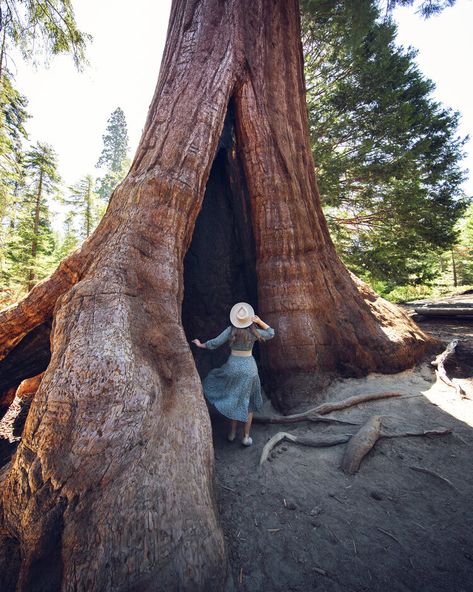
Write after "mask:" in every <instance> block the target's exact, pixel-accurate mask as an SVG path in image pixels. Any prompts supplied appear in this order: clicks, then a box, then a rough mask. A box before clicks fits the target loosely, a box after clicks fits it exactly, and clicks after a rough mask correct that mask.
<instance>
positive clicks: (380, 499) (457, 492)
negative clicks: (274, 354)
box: [213, 319, 473, 592]
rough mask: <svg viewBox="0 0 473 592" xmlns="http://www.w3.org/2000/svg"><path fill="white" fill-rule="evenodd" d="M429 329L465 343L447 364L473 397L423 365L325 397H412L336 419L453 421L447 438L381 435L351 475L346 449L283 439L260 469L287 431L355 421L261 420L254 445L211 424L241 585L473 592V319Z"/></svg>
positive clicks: (405, 425) (331, 430)
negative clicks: (230, 438)
mask: <svg viewBox="0 0 473 592" xmlns="http://www.w3.org/2000/svg"><path fill="white" fill-rule="evenodd" d="M422 327H423V328H424V329H425V330H427V331H429V332H431V333H432V334H434V335H435V336H437V337H438V338H439V339H441V340H442V341H443V342H444V343H447V342H448V341H450V340H451V339H452V338H455V337H456V338H459V339H460V345H459V348H458V349H459V351H458V355H457V356H456V360H454V361H453V363H451V364H449V366H448V367H447V369H448V371H449V374H450V375H451V376H453V377H459V379H460V377H464V378H463V379H461V380H459V381H460V383H461V384H462V386H463V388H464V389H465V391H467V393H469V394H470V395H471V397H472V400H468V399H462V398H460V397H459V396H457V395H456V392H455V389H453V388H451V387H449V386H447V385H445V384H444V383H442V382H437V381H436V377H435V373H434V371H433V369H432V367H431V366H430V364H429V363H428V362H426V363H425V364H423V365H421V366H420V367H417V368H415V369H413V370H409V371H406V372H403V373H401V374H396V375H387V376H386V375H381V374H377V375H370V376H368V377H367V378H365V379H362V380H344V381H340V382H338V383H336V384H334V385H333V386H332V387H331V388H330V390H329V392H328V393H327V397H326V400H340V399H345V398H347V397H349V396H352V395H357V394H364V393H374V392H381V391H397V392H401V393H403V394H404V395H405V396H403V398H399V399H386V400H382V401H373V402H369V403H365V404H360V405H358V406H356V407H353V408H350V409H347V410H344V411H338V412H333V413H331V414H330V415H329V417H336V418H339V419H343V420H346V421H353V422H356V423H360V424H362V423H364V422H365V421H366V420H368V419H369V418H370V417H371V416H373V415H382V416H383V418H385V419H384V422H383V423H384V424H385V425H386V426H387V427H388V428H389V429H390V430H391V431H392V432H403V431H409V430H410V431H417V430H419V429H421V430H423V429H425V430H428V429H433V428H435V429H439V428H452V430H453V432H452V434H450V435H447V436H438V437H403V438H394V439H381V440H379V441H378V442H377V444H376V445H375V447H374V448H373V450H372V451H371V452H370V453H369V454H368V456H367V457H366V458H365V459H364V461H363V462H362V464H361V467H360V470H359V472H358V473H357V474H355V475H354V476H348V475H345V474H344V473H343V472H342V471H341V470H340V469H339V465H340V462H341V459H342V456H343V453H344V449H345V446H346V445H339V446H334V447H331V448H308V447H304V446H298V445H296V444H292V443H288V442H283V443H282V444H279V445H278V446H277V448H276V449H275V451H274V453H273V455H272V456H273V457H270V459H269V461H267V462H266V463H264V464H263V465H262V466H261V467H260V466H259V459H260V455H261V451H262V449H263V446H264V444H265V443H266V442H267V441H268V440H269V438H270V437H271V436H273V435H274V434H275V433H277V432H279V431H286V432H290V433H294V434H297V435H302V434H313V435H316V434H317V435H320V434H352V433H354V432H355V431H356V430H357V429H358V428H357V427H356V426H346V425H326V424H310V423H300V424H292V425H268V424H265V425H262V424H258V425H255V426H254V429H253V433H252V436H253V440H254V444H253V446H252V447H250V448H245V447H243V446H242V445H241V444H240V442H239V441H237V442H234V443H232V444H230V443H229V442H227V440H226V431H227V425H226V422H225V421H223V420H222V419H219V418H214V419H213V426H214V445H215V455H216V478H217V497H218V504H219V510H220V514H221V520H222V526H223V530H224V533H225V537H226V541H227V545H228V550H229V555H230V562H231V566H232V572H233V579H234V582H235V588H236V589H237V590H242V591H248V592H250V591H251V592H259V591H264V592H273V591H274V592H276V591H285V592H287V591H301V592H302V591H310V590H317V591H319V590H320V591H321V592H342V591H343V592H363V591H370V592H377V591H378V590H379V591H381V590H382V591H389V592H397V591H402V592H406V591H409V592H446V591H448V592H471V591H473V511H472V505H473V472H472V450H473V380H468V378H466V377H468V376H473V357H472V356H471V354H472V352H473V320H472V321H462V320H454V319H452V320H429V321H428V322H424V323H422ZM441 349H442V348H440V351H441ZM439 353H440V352H439ZM268 405H269V403H267V404H266V405H265V407H267V406H268ZM269 410H270V409H269V407H267V408H265V410H264V412H265V414H267V413H268V411H269ZM419 469H421V470H419ZM425 471H427V472H425Z"/></svg>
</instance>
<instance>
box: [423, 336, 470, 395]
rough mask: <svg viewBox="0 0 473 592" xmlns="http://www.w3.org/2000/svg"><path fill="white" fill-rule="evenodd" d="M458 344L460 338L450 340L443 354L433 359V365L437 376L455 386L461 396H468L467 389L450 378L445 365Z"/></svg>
mask: <svg viewBox="0 0 473 592" xmlns="http://www.w3.org/2000/svg"><path fill="white" fill-rule="evenodd" d="M457 345H458V339H453V340H452V341H450V343H449V344H448V345H447V347H446V348H445V350H444V351H443V352H442V353H441V354H439V355H438V356H437V357H436V358H435V359H434V360H432V362H431V364H432V366H435V367H436V370H435V374H436V375H437V378H439V379H440V380H441V381H443V382H444V383H445V384H447V385H448V386H451V387H453V388H454V389H455V391H456V393H457V395H459V396H460V397H463V396H466V393H465V391H464V390H463V389H462V387H461V386H460V385H459V384H455V383H454V382H452V381H451V380H450V378H449V377H448V376H447V372H446V370H445V366H444V364H445V362H446V361H447V360H448V358H450V357H451V356H453V354H454V353H455V348H456V347H457Z"/></svg>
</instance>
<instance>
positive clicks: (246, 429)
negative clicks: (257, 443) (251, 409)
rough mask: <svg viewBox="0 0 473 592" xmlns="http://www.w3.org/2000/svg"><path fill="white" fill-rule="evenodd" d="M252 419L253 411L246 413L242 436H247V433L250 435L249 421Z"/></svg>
mask: <svg viewBox="0 0 473 592" xmlns="http://www.w3.org/2000/svg"><path fill="white" fill-rule="evenodd" d="M252 421H253V413H248V419H247V420H246V423H245V428H244V436H245V438H248V437H249V435H250V430H251V422H252Z"/></svg>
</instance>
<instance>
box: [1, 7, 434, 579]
mask: <svg viewBox="0 0 473 592" xmlns="http://www.w3.org/2000/svg"><path fill="white" fill-rule="evenodd" d="M229 105H231V106H232V107H231V111H232V113H233V119H232V118H231V117H230V118H229V117H227V119H226V115H227V112H228V109H229ZM225 121H227V122H228V123H227V124H226V132H228V133H224V135H223V136H222V138H221V135H222V130H224V122H225ZM227 128H228V129H227ZM224 131H225V130H224ZM225 138H226V139H225ZM219 140H220V144H219ZM222 147H223V148H222ZM217 149H219V150H220V152H219V154H221V149H223V151H224V152H225V156H224V157H222V158H221V162H225V163H226V164H225V165H222V167H223V169H224V168H225V166H228V167H229V170H231V171H232V172H231V174H229V177H228V178H229V184H230V185H231V188H232V191H233V193H234V194H238V195H237V197H238V199H240V201H241V203H243V202H244V201H245V199H246V198H245V196H247V198H248V199H247V203H246V202H245V203H246V205H242V206H241V211H240V213H239V214H238V216H237V217H238V220H239V224H240V231H239V232H240V234H241V236H240V240H242V241H243V242H245V241H247V240H252V238H251V237H254V242H255V244H254V262H253V263H254V265H255V272H256V274H255V277H256V280H255V282H256V281H257V293H258V300H259V307H258V310H259V313H260V314H261V316H262V317H263V318H264V319H265V320H267V321H268V322H270V323H271V324H272V325H273V326H274V327H275V328H276V331H277V338H276V339H274V340H273V342H271V344H270V345H269V346H268V348H267V349H265V350H264V352H263V356H262V368H263V369H264V370H266V374H267V376H269V377H270V378H271V385H272V387H273V389H274V392H275V393H276V395H277V397H278V401H279V403H280V404H281V405H282V406H284V405H285V406H287V407H290V406H292V405H295V404H296V403H300V402H301V401H303V400H304V399H314V398H316V396H317V392H318V391H316V390H315V389H316V388H317V387H319V386H320V385H321V384H323V383H324V381H326V380H328V379H329V378H330V377H331V376H333V375H334V374H337V373H344V374H352V375H359V374H363V373H367V372H369V371H370V370H386V371H395V370H400V369H402V368H404V367H406V366H408V365H412V364H413V363H414V362H415V361H416V359H418V357H419V356H420V355H421V354H422V353H423V351H424V349H425V347H426V343H427V341H426V338H425V336H424V335H423V334H422V333H421V332H420V331H419V330H418V329H417V328H416V326H415V325H414V324H412V323H411V322H410V321H409V320H408V319H407V317H405V316H404V315H403V314H402V313H400V312H399V311H398V309H396V308H395V307H392V306H391V305H389V304H387V303H384V302H382V301H380V300H379V299H377V298H376V296H375V295H374V294H373V293H372V292H371V291H369V290H368V289H367V288H366V287H365V286H363V285H361V284H360V283H359V282H357V281H356V280H354V279H353V278H352V277H351V276H350V274H349V273H348V272H347V271H346V269H345V268H344V267H343V265H342V264H341V263H340V261H339V259H338V257H337V256H336V254H335V251H334V248H333V245H332V242H331V240H330V237H329V235H328V231H327V226H326V223H325V221H324V218H323V215H322V212H321V208H320V203H319V198H318V193H317V188H316V182H315V177H314V172H313V169H314V167H313V163H312V158H311V152H310V146H309V138H308V133H307V121H306V111H305V102H304V81H303V74H302V55H301V47H300V39H299V14H298V3H297V2H296V0H284V1H283V0H277V1H274V0H251V1H250V0H227V1H225V2H222V1H221V0H175V2H174V3H173V7H172V11H171V18H170V27H169V33H168V40H167V44H166V49H165V53H164V57H163V62H162V68H161V73H160V77H159V81H158V85H157V89H156V92H155V96H154V99H153V101H152V103H151V107H150V111H149V115H148V119H147V122H146V125H145V130H144V133H143V137H142V140H141V143H140V146H139V148H138V151H137V154H136V157H135V160H134V162H133V164H132V167H131V170H130V172H129V175H128V176H127V178H126V179H125V181H124V182H123V183H122V184H121V185H120V186H119V187H118V188H117V190H116V191H115V192H114V194H113V197H112V199H111V202H110V206H109V208H108V210H107V213H106V215H105V217H104V219H103V221H102V223H101V224H100V226H99V228H98V229H97V230H96V231H95V232H94V233H93V235H92V236H91V237H90V239H89V240H88V241H86V243H84V245H83V247H82V249H81V250H80V251H79V252H77V253H75V254H74V255H72V256H71V257H70V258H69V259H68V260H66V262H63V264H62V266H61V268H60V270H59V271H58V272H56V274H55V275H54V276H52V278H51V279H49V280H47V281H46V282H44V283H43V284H42V285H39V286H37V287H36V288H34V289H33V291H32V292H31V294H30V295H29V297H28V298H27V299H26V300H25V301H24V302H23V303H21V304H20V305H19V306H18V307H15V308H13V309H11V310H10V311H8V312H7V313H4V315H3V317H4V320H5V321H6V323H7V325H6V326H5V328H4V329H3V331H4V333H3V335H2V333H0V343H1V345H2V348H3V352H4V353H5V354H6V353H7V352H8V351H9V350H11V349H12V347H13V346H14V345H15V344H16V343H18V341H19V340H20V339H21V338H22V336H24V335H26V334H27V333H28V331H30V330H31V328H32V327H34V326H36V325H38V324H40V323H41V322H42V321H43V320H44V319H46V318H47V317H48V316H50V315H51V314H53V316H54V324H53V332H52V338H51V343H52V358H51V362H50V364H49V367H48V369H47V371H46V373H45V375H44V378H43V381H42V383H41V386H40V388H39V390H38V392H37V394H36V397H35V400H34V401H33V404H32V408H31V411H30V414H29V417H28V420H27V423H26V427H25V431H24V435H23V441H22V443H21V445H20V447H19V449H18V452H17V455H16V457H15V461H14V463H13V466H12V468H11V470H10V473H9V475H8V478H7V480H6V483H5V489H4V497H3V501H4V522H5V532H6V533H7V535H8V536H7V538H8V537H10V538H9V539H8V540H9V541H10V542H11V544H10V547H11V546H13V548H15V549H16V547H15V544H16V543H15V542H16V541H18V542H19V544H20V546H21V554H22V558H23V561H22V564H21V568H20V569H19V572H18V573H15V574H14V576H12V575H11V574H10V576H9V577H10V579H11V580H12V581H13V580H14V579H17V589H18V590H39V589H44V588H45V587H47V586H49V588H48V589H51V590H55V589H64V590H66V589H75V590H90V591H92V590H97V591H98V590H135V589H136V590H138V589H139V590H144V591H146V590H153V591H155V590H166V591H169V590H174V589H179V590H193V591H194V590H210V589H215V590H219V589H222V587H223V585H224V582H225V579H226V574H227V567H226V557H225V551H224V545H223V537H222V533H221V530H220V529H219V526H218V520H217V515H216V508H215V503H214V497H213V486H212V476H213V454H212V447H211V437H210V424H209V418H208V414H207V410H206V407H205V404H204V401H203V397H202V390H201V385H200V380H199V375H198V374H197V371H196V366H195V364H194V360H193V357H192V354H191V351H190V348H189V344H188V339H187V338H186V335H185V332H184V330H183V326H182V323H181V305H182V301H183V297H184V289H186V291H187V290H189V292H192V291H193V290H194V292H195V293H196V294H199V293H201V292H199V290H202V289H203V290H204V292H203V295H204V296H206V297H207V298H208V301H206V302H207V309H208V310H206V312H205V314H203V316H202V318H203V319H205V324H207V325H208V329H209V331H210V330H212V331H213V330H217V329H223V328H224V326H225V323H226V322H227V318H226V314H227V311H224V312H223V309H221V308H219V306H221V304H220V305H219V304H218V303H217V304H216V305H215V306H213V300H212V294H211V293H206V292H205V290H206V288H205V287H204V288H202V287H199V288H198V289H197V288H196V286H195V285H194V284H193V282H194V279H190V280H189V281H190V284H189V285H186V286H184V281H183V278H184V256H185V254H186V251H187V250H188V248H189V246H190V244H191V241H192V237H193V233H194V228H195V226H196V220H197V217H198V215H199V212H200V211H201V208H202V202H203V199H204V192H205V188H206V185H209V186H210V185H211V183H210V181H209V183H208V180H209V175H210V178H211V179H212V178H213V179H217V178H220V181H219V182H216V186H217V187H220V188H221V187H222V186H223V185H225V183H224V181H222V178H221V177H219V174H220V172H219V171H221V170H223V169H219V168H218V167H219V166H220V165H218V164H215V163H218V162H220V161H219V160H218V159H215V156H216V153H217ZM219 158H220V157H219ZM213 163H214V165H213ZM212 165H213V168H212ZM211 169H212V174H211ZM239 171H240V172H239ZM242 171H243V172H242ZM227 172H228V171H227ZM206 199H207V198H206ZM220 201H221V200H220ZM232 207H233V206H232ZM245 208H247V209H245ZM248 208H249V210H248ZM248 211H249V216H250V217H249V218H247V217H246V214H248ZM245 212H246V213H245ZM230 218H231V217H230ZM250 220H251V223H250V222H249V221H250ZM248 223H249V225H250V226H251V227H252V228H251V229H250V230H251V232H250V231H249V229H248V226H247V225H248ZM214 226H218V221H217V223H216V224H214ZM242 237H243V238H242ZM198 246H199V245H197V247H198ZM197 247H196V248H197ZM229 252H230V253H234V252H235V249H230V250H229ZM251 252H252V249H251V248H250V249H249V251H248V253H249V254H248V258H247V259H245V261H247V262H248V265H250V263H249V262H250V261H251V258H252V256H251ZM232 256H233V255H232ZM230 267H231V266H230ZM234 267H235V269H236V268H237V267H238V265H235V266H234ZM220 271H221V273H220ZM224 271H225V266H222V267H221V270H219V272H218V273H220V276H218V273H217V277H220V278H221V280H222V281H224V278H226V275H225V273H224ZM235 273H236V272H235ZM188 277H189V278H194V277H195V276H193V275H192V274H190V275H188ZM234 277H236V276H232V278H233V279H231V280H230V279H229V280H228V284H227V286H226V293H227V294H229V296H228V298H230V297H231V294H232V286H233V285H234V282H235V281H236V280H234ZM248 278H251V274H249V275H248V277H246V276H245V281H243V282H241V285H242V286H243V285H245V283H246V284H247V283H248V282H249V283H250V284H251V279H248ZM225 281H226V280H225ZM254 288H255V291H256V286H254ZM242 289H243V288H242ZM245 289H246V290H247V291H248V293H249V292H251V290H252V287H251V286H250V287H248V286H247V285H246V287H245ZM207 292H208V289H207ZM53 309H54V310H53ZM217 309H218V310H219V314H218V315H217V314H215V311H216V310H217ZM220 310H222V312H221V313H220ZM193 311H195V309H194V308H193V305H192V303H191V304H189V305H188V306H187V307H186V315H185V316H186V318H187V321H186V322H187V323H188V324H187V328H188V330H189V331H190V330H191V327H192V323H193V319H192V317H193V315H194V316H195V314H196V313H195V312H193ZM219 315H220V316H219ZM207 319H208V323H207ZM205 324H204V326H205ZM218 325H220V326H218ZM0 331H1V330H0ZM192 336H193V337H195V336H196V335H192ZM275 387H278V388H277V389H276V388H275ZM296 389H298V390H296ZM91 542H93V544H91ZM13 565H14V566H15V565H17V563H15V562H13Z"/></svg>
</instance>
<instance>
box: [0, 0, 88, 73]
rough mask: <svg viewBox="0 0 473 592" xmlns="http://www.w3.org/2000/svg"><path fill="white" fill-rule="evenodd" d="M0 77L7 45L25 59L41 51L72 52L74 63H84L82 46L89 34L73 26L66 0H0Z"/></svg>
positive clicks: (71, 12) (70, 5)
mask: <svg viewBox="0 0 473 592" xmlns="http://www.w3.org/2000/svg"><path fill="white" fill-rule="evenodd" d="M0 13H1V15H0V16H1V25H2V26H1V34H2V36H1V49H0V79H2V78H3V74H4V72H5V62H6V58H7V55H8V50H9V49H10V48H11V47H17V48H19V49H20V51H21V53H22V55H23V57H24V58H25V59H31V58H33V59H35V58H37V56H38V55H39V53H40V52H41V51H42V52H43V54H44V56H45V58H46V59H47V58H48V57H49V56H50V55H57V54H61V53H69V54H72V57H73V59H74V63H75V64H76V66H77V67H80V66H81V65H82V64H84V63H85V48H86V45H87V43H88V41H90V40H91V36H90V35H88V34H86V33H83V32H82V31H80V30H79V29H78V28H77V24H76V21H75V16H74V10H73V8H72V3H71V1H70V0H47V2H43V1H41V0H28V2H24V0H8V2H2V3H1V6H0Z"/></svg>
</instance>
